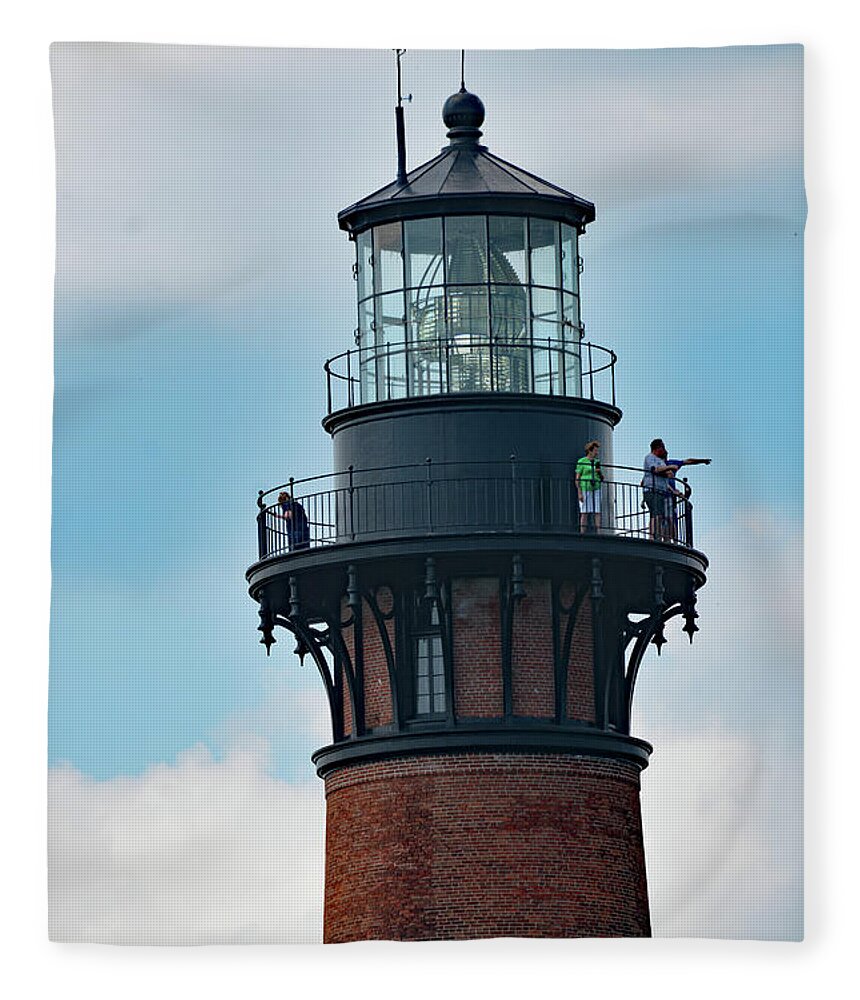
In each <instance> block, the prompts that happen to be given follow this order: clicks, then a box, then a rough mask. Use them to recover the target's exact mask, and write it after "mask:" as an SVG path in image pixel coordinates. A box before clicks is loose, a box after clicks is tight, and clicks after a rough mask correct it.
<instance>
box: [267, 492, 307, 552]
mask: <svg viewBox="0 0 860 1000" xmlns="http://www.w3.org/2000/svg"><path fill="white" fill-rule="evenodd" d="M274 514H275V517H279V518H281V520H283V521H286V522H287V546H288V548H289V550H290V552H293V551H294V550H295V549H307V548H310V544H311V528H310V524H309V522H308V515H307V514H306V513H305V509H304V507H302V505H301V504H300V503H299V502H298V500H294V499H293V498H292V497H291V496H290V494H289V493H287V492H286V490H285V491H284V492H283V493H280V494H278V509H277V510H275V511H274Z"/></svg>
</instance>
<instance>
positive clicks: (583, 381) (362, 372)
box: [325, 337, 617, 414]
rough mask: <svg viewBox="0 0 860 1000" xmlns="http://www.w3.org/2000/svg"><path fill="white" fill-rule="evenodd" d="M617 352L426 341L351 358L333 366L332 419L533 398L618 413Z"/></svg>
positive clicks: (544, 344)
mask: <svg viewBox="0 0 860 1000" xmlns="http://www.w3.org/2000/svg"><path fill="white" fill-rule="evenodd" d="M616 360H617V357H616V354H615V352H614V351H611V350H608V349H607V348H605V347H599V346H598V345H597V344H591V343H588V342H577V343H575V344H572V343H571V342H570V341H562V340H554V339H551V338H548V339H545V340H537V339H530V340H523V341H520V340H516V341H510V340H498V339H495V338H492V339H476V338H474V337H468V338H463V339H461V340H458V339H453V340H439V339H434V340H424V341H417V342H414V343H409V344H399V343H395V344H384V345H381V346H374V347H361V348H357V349H355V350H351V351H344V352H343V353H342V354H338V355H337V356H336V357H334V358H330V359H329V360H328V361H326V363H325V372H326V382H327V405H328V413H329V414H331V413H333V412H335V411H338V410H343V409H347V408H350V407H353V406H360V405H362V404H363V403H377V402H383V401H388V400H394V399H410V398H414V397H418V396H438V395H444V394H448V393H456V392H503V393H532V394H537V395H545V396H563V397H568V398H581V399H590V400H595V399H596V400H599V401H601V402H605V403H611V404H612V405H613V406H614V405H615V362H616Z"/></svg>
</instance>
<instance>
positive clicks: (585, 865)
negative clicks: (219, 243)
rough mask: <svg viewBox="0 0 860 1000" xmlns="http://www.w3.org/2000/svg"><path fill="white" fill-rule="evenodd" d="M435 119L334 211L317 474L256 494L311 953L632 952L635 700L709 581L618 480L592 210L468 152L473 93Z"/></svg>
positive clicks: (269, 639)
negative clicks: (342, 285) (305, 718)
mask: <svg viewBox="0 0 860 1000" xmlns="http://www.w3.org/2000/svg"><path fill="white" fill-rule="evenodd" d="M443 117H444V120H445V124H446V125H447V126H448V128H449V131H448V138H449V139H450V144H449V145H448V146H447V147H445V148H444V149H443V150H442V152H441V153H440V154H439V156H437V157H435V158H434V159H432V160H430V161H429V162H428V163H426V164H423V165H422V166H420V167H418V168H416V169H415V170H413V171H411V172H410V173H408V174H402V173H400V172H399V174H398V179H397V180H396V181H395V182H394V183H393V184H390V185H388V186H387V187H385V188H382V189H381V190H380V191H377V192H376V193H374V194H372V195H370V196H369V197H368V198H365V199H363V200H362V201H360V202H357V203H356V204H354V205H352V206H350V207H349V208H348V209H345V210H344V211H343V212H341V213H340V216H339V221H340V225H341V227H342V228H343V229H345V230H346V231H347V232H348V233H349V235H350V238H351V239H353V240H355V242H356V246H357V263H356V266H355V278H356V280H357V286H358V317H359V323H358V328H357V330H356V344H357V348H356V349H355V350H351V351H348V352H346V353H345V354H343V355H340V356H339V357H337V358H334V359H332V360H330V361H328V362H326V365H325V369H326V373H327V378H328V414H327V416H326V417H325V419H324V421H323V425H324V427H325V428H326V430H327V431H328V432H329V433H330V434H331V436H332V439H333V444H334V464H335V472H334V473H333V474H332V475H330V476H324V477H315V478H314V479H313V480H306V481H303V482H300V481H297V480H291V481H290V483H289V484H286V485H285V486H284V487H277V488H275V489H274V490H271V491H269V492H268V494H267V493H263V492H262V491H261V493H260V498H259V515H258V530H259V555H260V559H259V561H258V562H257V563H255V564H254V565H253V566H252V567H251V568H250V569H249V571H248V580H249V583H250V589H251V594H252V596H253V597H254V598H255V599H256V600H257V601H258V602H259V604H260V621H261V623H260V631H261V632H262V633H263V638H262V641H263V642H264V643H265V644H266V647H267V650H269V649H270V647H271V645H272V644H273V643H274V642H275V638H274V629H275V627H276V626H281V627H283V628H286V629H288V630H289V631H291V632H292V633H293V634H294V635H295V636H296V638H297V640H298V646H297V651H298V652H299V654H300V655H301V656H302V657H303V658H304V656H306V655H310V656H311V657H312V659H313V661H314V663H315V664H316V666H317V668H318V670H319V673H320V676H321V677H322V680H323V683H324V686H325V690H326V695H327V698H328V704H329V709H330V713H331V721H332V742H331V744H330V745H329V746H326V747H323V748H322V749H321V750H318V751H317V752H316V753H315V754H314V762H315V763H316V766H317V771H318V773H319V775H320V776H321V777H323V778H324V779H325V785H326V800H327V834H326V885H325V928H324V936H325V940H326V941H330V942H336V941H351V940H357V939H367V938H384V939H396V940H407V939H428V938H473V937H494V936H532V937H573V936H586V935H587V936H610V935H611V936H616V935H617V936H645V935H648V934H650V920H649V912H648V893H647V886H646V875H645V858H644V850H643V843H642V823H641V815H640V807H639V775H640V773H641V771H642V770H643V768H645V767H646V766H647V763H648V757H649V754H650V752H651V748H650V746H649V745H648V744H647V743H645V742H643V741H641V740H638V739H636V738H634V737H633V736H631V735H630V709H631V703H632V697H633V689H634V685H635V681H636V675H637V671H638V669H639V665H640V663H641V660H642V657H643V655H644V653H645V651H646V649H647V647H648V646H649V644H652V643H653V644H655V645H656V646H657V649H658V651H659V649H660V646H661V645H662V643H663V642H664V641H665V639H664V636H663V626H664V624H665V622H666V621H667V620H669V619H670V618H672V617H673V616H676V615H682V616H683V617H684V618H685V621H686V626H685V630H686V631H687V632H688V633H689V635H690V638H691V639H692V636H693V633H694V632H695V631H696V625H695V618H696V617H697V616H696V611H695V595H696V591H697V589H698V588H699V587H700V586H701V585H702V584H703V583H704V581H705V570H706V567H707V560H706V559H705V557H704V556H703V555H702V554H701V553H700V552H698V551H696V550H695V549H694V548H693V544H692V543H693V538H692V507H691V505H690V502H689V495H688V497H687V499H682V500H678V501H676V502H673V503H672V504H671V506H670V505H669V501H665V503H664V501H663V498H662V497H658V498H657V500H655V495H654V494H655V492H657V493H659V492H660V491H659V490H657V491H655V489H654V486H655V484H651V486H650V488H649V490H648V491H647V492H646V491H643V488H642V486H641V479H642V473H641V472H637V471H636V470H635V469H627V468H624V467H622V466H617V465H613V462H612V451H611V449H612V430H613V428H614V427H615V425H616V424H617V423H618V421H619V420H620V419H621V411H620V410H619V409H618V407H617V406H616V402H615V382H614V371H615V360H616V359H615V354H614V353H613V352H612V351H607V350H605V349H603V348H599V347H597V346H596V345H593V344H590V343H587V342H585V341H584V336H583V335H584V331H583V327H582V324H581V321H580V287H579V275H580V270H581V258H580V256H579V252H578V241H579V237H580V236H581V235H582V234H583V233H584V232H585V227H586V225H587V224H589V223H590V222H592V221H593V219H594V206H593V205H591V204H590V203H589V202H587V201H583V200H582V199H580V198H577V197H576V196H574V195H572V194H570V193H568V192H566V191H563V190H562V189H560V188H558V187H556V186H555V185H552V184H549V183H548V182H546V181H542V180H540V179H539V178H537V177H535V176H534V175H532V174H529V173H527V172H525V171H523V170H521V169H520V168H518V167H515V166H513V165H512V164H510V163H508V162H507V161H504V160H500V159H499V158H498V157H495V156H494V155H493V154H491V153H490V152H489V151H488V150H487V148H486V147H485V146H483V145H480V144H479V142H478V139H479V138H480V136H481V134H482V133H481V132H480V131H479V128H480V126H481V124H482V123H483V118H484V109H483V105H482V104H481V102H480V100H479V99H478V98H477V97H475V96H474V95H472V94H469V93H467V92H466V91H465V89H461V91H460V92H459V93H458V94H455V95H453V97H451V98H449V99H448V101H447V102H446V104H445V108H444V110H443ZM401 163H402V157H401ZM590 441H597V442H599V444H600V469H599V471H600V475H598V474H597V472H596V471H595V470H596V468H597V466H596V465H595V464H593V463H592V464H590V465H589V466H588V467H587V468H586V471H585V474H584V480H583V479H582V477H581V480H580V483H579V486H577V484H576V482H575V479H574V470H575V467H576V463H577V460H578V459H579V458H580V456H582V454H583V451H584V446H585V444H586V442H590ZM589 470H590V472H589ZM595 486H596V487H597V488H596V489H590V488H589V487H595ZM580 492H581V493H582V496H580ZM276 497H277V499H276ZM658 500H659V503H660V505H659V506H657V503H658ZM645 503H647V504H648V507H647V509H646V507H645Z"/></svg>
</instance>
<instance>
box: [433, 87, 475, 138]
mask: <svg viewBox="0 0 860 1000" xmlns="http://www.w3.org/2000/svg"><path fill="white" fill-rule="evenodd" d="M484 113H485V112H484V102H483V101H482V100H481V98H480V97H478V96H477V94H470V93H469V91H468V90H466V89H465V87H461V88H460V90H459V91H457V93H456V94H452V95H451V96H450V97H449V98H448V100H447V101H445V104H444V106H443V108H442V121H443V122H444V123H445V124H446V125H447V126H448V129H449V131H448V138H449V139H463V138H474V139H477V138H478V137H479V136H480V135H481V132H480V128H481V125H483V123H484Z"/></svg>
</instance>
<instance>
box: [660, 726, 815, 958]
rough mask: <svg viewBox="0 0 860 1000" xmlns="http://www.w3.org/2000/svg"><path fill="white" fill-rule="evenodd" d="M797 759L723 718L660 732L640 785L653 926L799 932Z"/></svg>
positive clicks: (726, 932) (681, 933) (774, 934)
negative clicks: (723, 723)
mask: <svg viewBox="0 0 860 1000" xmlns="http://www.w3.org/2000/svg"><path fill="white" fill-rule="evenodd" d="M801 766H802V765H801V760H800V754H799V753H798V752H797V751H794V752H790V753H780V752H779V751H770V752H769V751H768V750H766V749H765V748H764V747H763V746H761V745H758V744H756V743H755V742H754V741H752V740H751V739H749V738H743V737H739V736H736V735H732V734H731V733H729V732H728V731H726V730H725V729H723V728H722V727H719V726H712V727H710V728H709V729H705V730H700V731H697V732H689V733H686V734H684V735H683V736H680V737H679V736H677V735H676V736H674V737H673V736H671V735H670V734H668V733H667V734H664V735H662V736H661V737H660V738H659V740H658V741H657V752H656V754H655V759H654V764H653V766H652V767H651V768H649V769H648V770H647V771H646V772H645V774H644V775H643V795H642V812H643V823H644V828H645V846H646V858H647V862H648V882H649V890H650V896H651V907H652V922H653V927H654V933H655V935H656V936H659V937H717V938H765V939H775V940H796V939H799V938H800V937H801V936H802V933H803V882H802V879H803V869H802V804H801V795H802V788H801V780H800V777H801Z"/></svg>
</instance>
